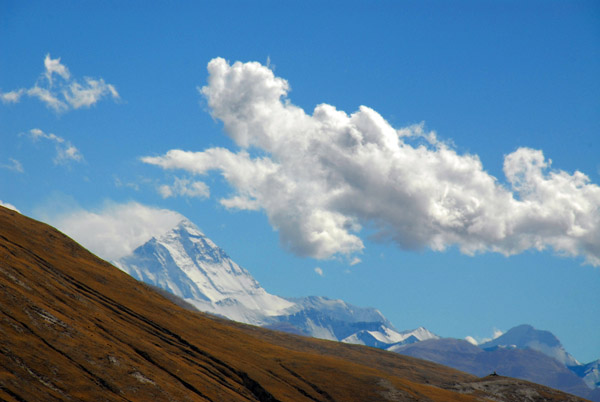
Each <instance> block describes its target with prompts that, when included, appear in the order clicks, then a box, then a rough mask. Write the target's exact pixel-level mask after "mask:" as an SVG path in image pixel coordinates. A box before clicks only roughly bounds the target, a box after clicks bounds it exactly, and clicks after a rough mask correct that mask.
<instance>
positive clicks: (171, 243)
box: [115, 220, 294, 325]
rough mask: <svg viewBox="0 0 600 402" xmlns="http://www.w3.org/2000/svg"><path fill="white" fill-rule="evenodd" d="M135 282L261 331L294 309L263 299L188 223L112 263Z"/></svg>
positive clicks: (257, 287)
mask: <svg viewBox="0 0 600 402" xmlns="http://www.w3.org/2000/svg"><path fill="white" fill-rule="evenodd" d="M115 265H117V266H118V267H119V268H120V269H122V270H123V271H125V272H127V273H128V274H130V275H131V276H133V277H134V278H136V279H138V280H140V281H143V282H146V283H149V284H151V285H154V286H158V287H160V288H163V289H165V290H167V291H169V292H171V293H173V294H175V295H176V296H179V297H181V298H182V299H184V300H185V301H187V302H188V303H191V304H192V305H194V306H195V307H196V308H198V309H199V310H202V311H207V312H210V313H214V314H219V315H223V316H225V317H227V318H230V319H232V320H236V321H241V322H246V323H252V324H256V325H262V324H264V323H266V322H268V317H269V316H274V315H280V314H283V312H284V311H285V310H286V309H288V308H290V307H292V306H294V304H293V303H291V302H289V301H287V300H285V299H283V298H281V297H278V296H275V295H272V294H269V293H267V292H266V291H265V290H264V289H263V288H262V287H261V286H260V285H259V283H258V282H257V281H256V280H255V279H254V278H253V277H252V275H250V273H249V272H248V271H246V270H245V269H243V268H242V267H240V266H239V265H237V264H236V263H235V262H233V261H232V260H231V258H229V256H227V254H226V253H225V252H224V251H223V250H222V249H221V248H219V247H217V246H216V245H215V244H214V243H213V242H212V241H211V240H210V239H209V238H207V237H206V236H204V234H203V233H202V232H201V231H200V230H199V229H198V228H197V227H196V226H195V225H194V224H193V223H191V222H190V221H188V220H183V221H181V222H180V223H179V224H178V225H177V226H176V227H175V228H173V229H172V230H170V231H169V232H167V233H165V234H163V235H161V236H159V237H155V238H152V239H151V240H150V241H148V242H147V243H145V244H143V245H142V246H140V247H138V248H137V249H135V250H134V251H133V253H132V254H131V255H129V256H126V257H124V258H122V259H120V260H119V261H116V262H115Z"/></svg>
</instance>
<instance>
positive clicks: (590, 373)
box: [569, 359, 600, 389]
mask: <svg viewBox="0 0 600 402" xmlns="http://www.w3.org/2000/svg"><path fill="white" fill-rule="evenodd" d="M569 368H570V369H571V371H573V372H574V373H575V374H577V375H578V376H579V377H581V378H583V382H585V384H586V385H587V386H588V387H590V388H592V389H594V388H600V359H599V360H596V361H593V362H590V363H588V364H582V365H580V366H573V367H569Z"/></svg>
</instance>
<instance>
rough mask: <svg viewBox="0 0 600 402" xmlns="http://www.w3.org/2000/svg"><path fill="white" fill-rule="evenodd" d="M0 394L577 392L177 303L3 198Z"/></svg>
mask: <svg viewBox="0 0 600 402" xmlns="http://www.w3.org/2000/svg"><path fill="white" fill-rule="evenodd" d="M0 367H1V370H0V400H4V401H53V400H61V401H62V400H74V401H75V400H78V401H79V400H84V401H133V400H139V401H155V400H156V401H163V400H164V401H184V400H190V401H371V400H377V401H386V400H387V401H415V400H424V401H425V400H427V401H476V400H495V401H576V400H580V399H578V398H576V397H574V396H571V395H567V394H565V393H562V392H560V391H556V390H553V389H550V388H547V387H544V386H540V385H537V384H533V383H530V382H527V381H522V380H515V379H511V378H506V377H502V376H497V377H484V378H477V377H475V376H473V375H469V374H466V373H462V372H459V371H456V370H454V369H450V368H447V367H444V366H441V365H438V364H435V363H431V362H427V361H423V360H418V359H414V358H411V357H406V356H401V355H398V354H394V353H389V352H386V351H381V350H378V349H373V348H368V347H364V346H357V345H346V344H342V343H338V342H330V341H322V340H316V339H311V338H305V337H301V336H295V335H290V334H286V333H282V332H276V331H270V330H267V329H263V328H258V327H252V326H249V325H244V324H239V323H234V322H230V321H225V320H223V319H219V318H215V317H211V316H208V315H206V314H203V313H195V312H191V311H188V310H185V309H183V308H182V307H180V306H178V305H176V304H174V303H173V302H171V301H169V300H168V299H166V298H164V297H163V296H161V295H160V294H159V293H157V292H156V291H155V290H153V289H151V288H150V287H148V286H147V285H144V284H143V283H141V282H138V281H136V280H134V279H133V278H131V277H129V276H128V275H126V274H125V273H123V272H121V271H120V270H118V269H116V268H115V267H113V266H112V265H110V264H108V263H107V262H105V261H103V260H101V259H99V258H97V257H96V256H94V255H92V254H91V253H89V252H88V251H86V250H85V249H83V248H82V247H80V246H79V245H78V244H76V243H75V242H74V241H73V240H71V239H69V238H68V237H66V236H65V235H63V234H62V233H60V232H58V231H56V230H55V229H53V228H51V227H50V226H47V225H45V224H42V223H39V222H36V221H34V220H31V219H29V218H26V217H24V216H22V215H20V214H18V213H17V212H14V211H10V210H7V209H6V208H2V207H0Z"/></svg>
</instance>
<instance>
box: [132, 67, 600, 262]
mask: <svg viewBox="0 0 600 402" xmlns="http://www.w3.org/2000/svg"><path fill="white" fill-rule="evenodd" d="M208 71H209V78H208V85H207V86H205V87H203V88H202V89H201V93H202V94H203V95H204V96H205V97H206V99H207V101H208V105H209V107H210V109H211V113H212V115H213V117H215V118H216V119H219V120H221V121H222V122H223V124H224V129H225V132H226V133H227V135H229V136H230V137H231V138H232V139H233V140H234V141H235V143H236V144H237V145H238V146H239V149H238V150H235V151H232V150H228V149H224V148H210V149H206V150H204V151H201V152H192V151H183V150H171V151H169V152H167V153H166V154H165V155H162V156H154V157H144V158H142V159H143V161H144V162H146V163H149V164H154V165H157V166H160V167H162V168H165V169H182V170H185V171H188V172H190V173H193V174H197V175H204V174H207V173H208V172H210V171H218V172H220V173H221V174H222V175H223V177H224V178H225V179H226V180H227V181H228V182H229V184H230V185H231V186H232V187H233V189H234V190H235V194H234V195H233V196H232V197H230V198H226V199H221V200H220V202H221V203H222V204H223V205H224V206H226V207H227V208H237V209H248V210H263V211H264V212H265V213H266V215H267V216H268V218H269V221H270V223H271V225H272V226H273V227H274V228H276V229H277V230H278V231H279V234H280V239H281V242H282V243H283V244H284V245H285V246H286V247H287V248H288V249H289V250H291V251H293V252H294V253H296V254H298V255H302V256H311V257H315V258H329V257H332V256H335V255H348V256H349V255H351V254H353V253H356V252H360V251H361V250H362V249H363V247H364V245H363V242H362V240H361V239H360V237H359V232H361V229H362V228H363V227H368V228H369V231H370V232H372V233H374V234H375V237H376V238H378V239H380V240H382V241H388V240H390V241H393V242H395V243H397V244H398V245H399V246H400V247H402V248H405V249H421V248H425V247H429V248H431V249H433V250H444V249H445V248H447V247H448V246H452V245H456V246H458V247H459V248H460V250H461V251H462V252H464V253H467V254H474V253H477V252H486V251H495V252H500V253H503V254H505V255H510V254H515V253H519V252H522V251H524V250H527V249H531V248H533V249H538V250H541V249H545V248H552V249H554V250H555V251H556V252H558V253H561V254H565V255H570V256H578V255H581V256H584V258H585V259H586V261H587V262H588V263H590V264H593V265H599V264H600V211H599V209H600V187H599V186H597V185H595V184H592V183H590V182H589V179H588V178H587V177H586V176H585V175H584V174H583V173H581V172H575V173H573V174H569V173H567V172H564V171H559V170H552V169H551V168H550V161H548V160H546V159H545V158H544V155H543V153H542V152H541V151H538V150H533V149H529V148H520V149H518V150H516V151H515V152H513V153H511V154H509V155H507V156H506V157H505V163H504V173H505V175H506V179H507V185H502V184H500V183H499V182H498V180H496V178H494V177H493V176H491V175H489V174H488V173H487V172H486V171H485V170H484V168H483V166H482V164H481V161H480V160H479V158H478V157H477V156H476V155H469V154H458V153H457V152H456V151H455V150H454V149H453V148H452V147H450V146H448V145H446V144H445V143H443V142H440V141H438V140H437V139H436V136H435V134H434V133H432V132H426V131H424V129H423V127H422V126H419V125H417V126H411V127H405V128H400V129H396V128H394V127H392V126H391V125H390V124H389V123H388V122H387V121H386V120H385V119H384V118H383V117H382V116H381V115H379V114H378V113H377V112H376V111H374V110H373V109H370V108H368V107H366V106H361V107H360V108H359V110H358V111H356V112H354V113H352V114H350V115H348V114H347V113H345V112H343V111H340V110H337V109H336V108H335V107H334V106H331V105H327V104H321V105H318V106H317V107H316V108H315V110H314V111H313V113H312V115H310V114H307V113H306V112H305V111H304V110H302V109H301V108H299V107H297V106H295V105H293V104H292V103H291V102H290V100H289V99H288V98H287V97H286V96H287V93H288V91H289V85H288V83H287V81H285V80H284V79H282V78H279V77H276V76H275V75H274V74H273V72H272V71H271V70H270V69H269V68H267V67H265V66H263V65H261V64H259V63H255V62H252V63H240V62H236V63H234V64H233V65H230V64H229V63H228V62H227V61H225V60H224V59H221V58H217V59H214V60H212V61H211V62H210V63H209V64H208ZM253 155H258V156H253Z"/></svg>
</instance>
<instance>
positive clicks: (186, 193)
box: [157, 177, 210, 198]
mask: <svg viewBox="0 0 600 402" xmlns="http://www.w3.org/2000/svg"><path fill="white" fill-rule="evenodd" d="M157 190H158V192H159V193H160V195H161V196H162V197H163V198H170V197H177V196H179V197H189V198H208V197H209V196H210V190H209V188H208V186H207V185H206V184H205V183H203V182H201V181H192V180H189V179H182V178H178V177H176V178H175V181H174V182H173V184H172V185H168V184H163V185H161V186H159V187H158V189H157Z"/></svg>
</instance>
